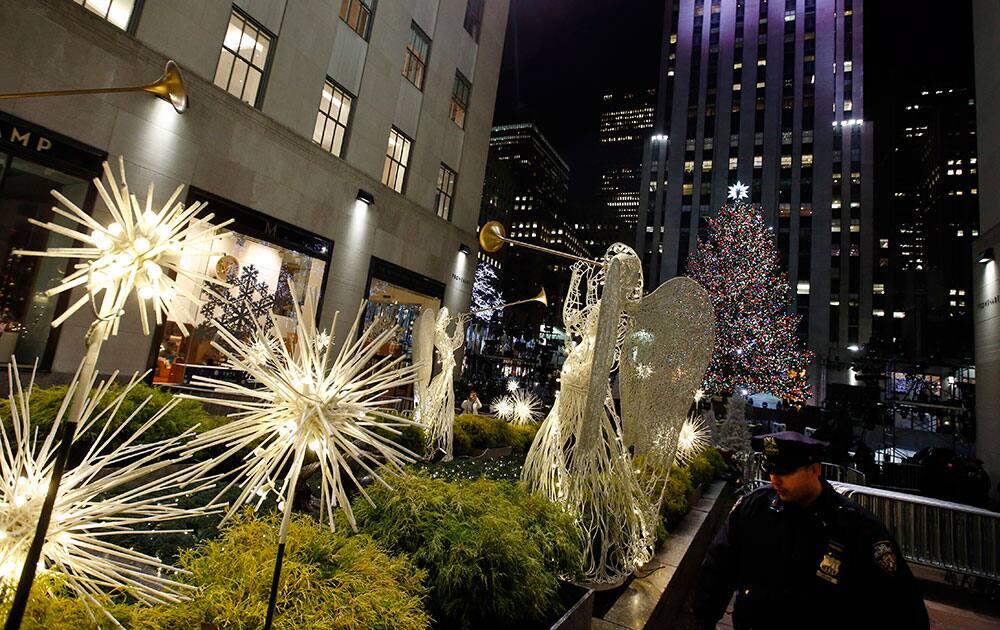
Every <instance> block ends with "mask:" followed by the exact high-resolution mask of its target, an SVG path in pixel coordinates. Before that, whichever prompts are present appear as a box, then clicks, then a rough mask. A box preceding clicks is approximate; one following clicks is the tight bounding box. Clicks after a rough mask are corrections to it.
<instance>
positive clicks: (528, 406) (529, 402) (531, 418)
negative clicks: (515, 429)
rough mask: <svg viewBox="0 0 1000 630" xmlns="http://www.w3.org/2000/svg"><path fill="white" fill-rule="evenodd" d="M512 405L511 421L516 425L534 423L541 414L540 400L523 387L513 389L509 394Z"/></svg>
mask: <svg viewBox="0 0 1000 630" xmlns="http://www.w3.org/2000/svg"><path fill="white" fill-rule="evenodd" d="M510 402H511V405H512V406H513V410H512V413H511V422H512V423H513V424H517V425H529V424H534V423H535V422H537V421H538V419H539V418H540V417H541V415H542V401H541V400H539V399H538V396H535V395H534V394H532V393H531V392H529V391H527V390H523V389H519V390H517V391H515V392H514V393H513V394H511V396H510Z"/></svg>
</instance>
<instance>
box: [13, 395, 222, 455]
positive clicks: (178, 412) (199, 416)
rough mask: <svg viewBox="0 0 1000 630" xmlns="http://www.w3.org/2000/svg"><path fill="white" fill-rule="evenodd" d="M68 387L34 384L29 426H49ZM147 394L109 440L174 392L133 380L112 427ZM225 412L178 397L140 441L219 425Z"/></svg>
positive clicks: (125, 434)
mask: <svg viewBox="0 0 1000 630" xmlns="http://www.w3.org/2000/svg"><path fill="white" fill-rule="evenodd" d="M67 389H68V388H67V387H66V386H65V385H57V386H54V387H45V388H35V389H34V390H33V391H32V393H31V400H30V402H29V405H30V409H31V425H32V428H38V429H39V430H40V431H41V432H43V433H44V432H45V431H47V430H48V429H49V427H51V426H52V422H53V421H54V420H55V417H56V413H58V412H59V407H60V405H62V402H63V399H64V398H65V397H66V392H67ZM123 389H124V387H123V386H122V385H121V384H117V383H116V384H114V385H112V386H111V388H110V389H109V390H108V393H107V394H105V396H104V398H103V399H102V400H101V403H102V407H100V408H103V406H104V405H107V404H110V403H111V402H112V401H113V400H114V399H115V398H116V397H118V396H120V395H121V393H122V390H123ZM147 397H149V402H147V403H146V405H145V406H143V407H142V409H139V411H138V412H137V413H136V415H135V417H134V418H132V419H131V420H130V421H129V423H128V429H126V430H124V431H122V432H121V433H120V434H119V435H118V436H117V437H116V438H115V440H113V441H112V444H113V445H117V444H119V443H121V442H122V441H124V440H126V439H128V438H129V437H130V436H131V435H132V433H133V432H134V430H135V429H138V428H139V427H141V426H142V425H143V424H145V423H146V422H147V421H148V420H149V419H150V418H151V417H152V416H153V414H155V413H156V412H157V411H159V410H160V409H162V408H163V406H164V405H166V404H167V403H168V402H170V400H171V398H173V394H171V393H170V392H169V391H167V390H165V389H163V388H160V387H155V386H152V385H146V384H145V383H138V384H136V385H135V386H134V387H133V388H132V389H131V390H130V391H129V392H128V394H126V396H125V400H124V401H122V405H121V407H120V408H119V410H118V413H117V414H115V417H114V419H113V420H112V423H111V425H112V427H118V426H119V425H120V424H121V423H122V422H124V421H125V419H126V418H128V417H129V414H131V413H132V412H134V411H136V409H138V408H139V406H140V405H141V404H142V402H143V401H144V400H145V399H146V398H147ZM0 419H2V420H3V421H4V422H5V423H6V422H7V421H8V420H9V419H10V407H9V405H8V404H0ZM226 420H227V419H226V418H225V417H224V416H213V415H211V414H209V413H208V412H207V411H205V408H204V407H202V405H201V403H200V402H198V401H196V400H186V399H184V400H181V401H180V402H178V403H177V405H176V406H174V408H173V409H171V410H170V411H168V412H167V413H166V414H164V415H163V417H162V418H160V419H159V420H158V421H157V422H156V423H155V424H154V425H153V426H151V427H150V428H149V429H148V430H147V431H146V432H145V433H144V434H143V437H142V441H143V442H154V441H157V440H162V439H165V438H168V437H173V436H175V435H178V434H180V433H183V432H184V431H186V430H188V429H190V428H191V427H194V426H195V425H198V427H197V429H196V430H197V431H198V432H201V431H206V430H208V429H211V428H213V427H216V426H218V425H219V424H223V423H225V422H226ZM102 426H103V422H99V423H97V424H96V426H93V427H91V429H90V430H89V431H87V432H86V433H84V434H83V435H82V436H80V438H79V439H81V440H82V441H84V442H90V441H92V440H93V439H94V438H95V437H96V436H97V434H98V432H99V431H100V430H101V427H102Z"/></svg>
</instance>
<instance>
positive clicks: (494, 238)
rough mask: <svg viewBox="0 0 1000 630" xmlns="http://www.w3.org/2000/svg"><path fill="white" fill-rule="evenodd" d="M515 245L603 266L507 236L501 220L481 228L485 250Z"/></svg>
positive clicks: (482, 244)
mask: <svg viewBox="0 0 1000 630" xmlns="http://www.w3.org/2000/svg"><path fill="white" fill-rule="evenodd" d="M507 244H510V245H514V246H516V247H523V248H525V249H533V250H535V251H536V252H544V253H546V254H552V255H553V256H561V257H562V258H569V259H570V260H575V261H577V262H582V263H587V264H588V265H594V266H595V267H601V266H603V263H600V262H598V261H596V260H592V259H590V258H584V257H583V256H575V255H573V254H568V253H566V252H561V251H559V250H556V249H549V248H548V247H542V246H541V245H532V244H531V243H525V242H523V241H516V240H514V239H512V238H507V230H506V229H505V228H504V226H503V224H502V223H500V222H499V221H489V222H487V223H486V225H484V226H483V229H481V230H479V246H480V247H482V248H483V249H484V250H485V251H488V252H491V253H492V252H496V251H499V250H500V248H501V247H503V246H504V245H507Z"/></svg>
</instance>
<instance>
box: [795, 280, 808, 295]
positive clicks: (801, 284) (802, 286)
mask: <svg viewBox="0 0 1000 630" xmlns="http://www.w3.org/2000/svg"><path fill="white" fill-rule="evenodd" d="M795 293H797V294H798V295H809V281H808V280H799V281H798V282H797V283H796V284H795Z"/></svg>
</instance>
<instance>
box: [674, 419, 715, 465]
mask: <svg viewBox="0 0 1000 630" xmlns="http://www.w3.org/2000/svg"><path fill="white" fill-rule="evenodd" d="M711 445H712V434H711V432H710V431H709V428H708V426H706V424H705V421H704V420H703V419H702V418H701V416H696V415H694V414H691V415H690V416H688V419H687V420H685V421H684V424H683V425H681V430H680V434H679V435H678V436H677V461H678V463H681V464H686V463H688V462H690V461H691V460H693V459H694V458H695V457H697V456H698V455H699V454H701V453H702V452H703V451H704V450H705V449H707V448H708V447H709V446H711Z"/></svg>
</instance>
